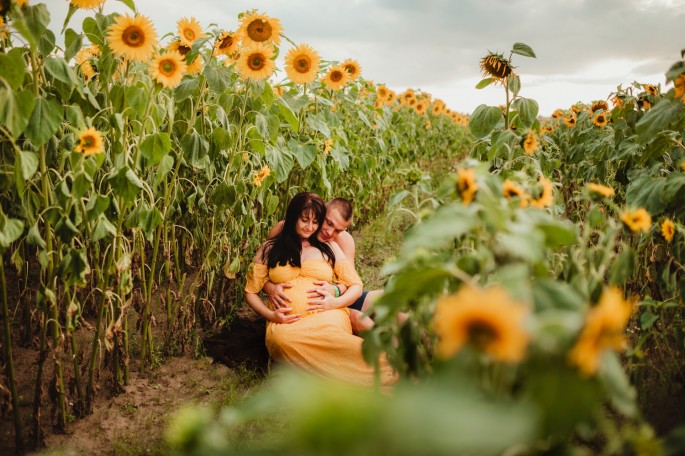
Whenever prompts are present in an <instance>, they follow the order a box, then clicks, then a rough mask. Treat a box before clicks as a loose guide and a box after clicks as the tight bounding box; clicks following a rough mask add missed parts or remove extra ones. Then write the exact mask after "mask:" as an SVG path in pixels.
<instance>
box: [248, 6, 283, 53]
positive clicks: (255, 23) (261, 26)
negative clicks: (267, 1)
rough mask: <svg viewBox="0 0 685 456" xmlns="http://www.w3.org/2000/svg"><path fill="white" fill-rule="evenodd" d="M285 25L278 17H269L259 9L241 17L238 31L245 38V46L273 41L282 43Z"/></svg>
mask: <svg viewBox="0 0 685 456" xmlns="http://www.w3.org/2000/svg"><path fill="white" fill-rule="evenodd" d="M282 31H283V26H282V25H281V22H280V21H279V20H278V19H275V18H273V17H269V16H267V15H266V14H262V13H259V12H257V11H251V12H249V13H246V14H245V15H243V17H242V18H241V19H240V26H239V27H238V33H239V34H240V36H241V38H242V40H243V46H253V45H257V44H266V43H269V42H273V43H274V44H280V42H281V35H280V34H281V32H282Z"/></svg>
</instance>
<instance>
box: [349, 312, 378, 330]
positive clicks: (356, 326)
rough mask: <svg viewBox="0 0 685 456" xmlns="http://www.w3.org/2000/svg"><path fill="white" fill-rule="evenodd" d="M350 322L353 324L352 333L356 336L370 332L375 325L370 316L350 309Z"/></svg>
mask: <svg viewBox="0 0 685 456" xmlns="http://www.w3.org/2000/svg"><path fill="white" fill-rule="evenodd" d="M350 322H351V323H352V332H353V333H354V334H356V335H359V333H360V332H362V331H368V330H369V329H371V328H373V326H374V325H375V323H374V322H373V320H372V319H371V318H370V317H369V316H368V315H365V314H364V313H363V312H360V311H358V310H355V309H350Z"/></svg>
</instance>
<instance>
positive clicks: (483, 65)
mask: <svg viewBox="0 0 685 456" xmlns="http://www.w3.org/2000/svg"><path fill="white" fill-rule="evenodd" d="M480 69H481V74H482V75H483V77H484V78H492V79H493V80H494V81H495V82H497V83H500V84H502V83H504V81H505V80H506V79H507V78H508V77H509V76H511V75H513V74H514V67H513V66H511V62H509V61H508V60H507V59H505V58H504V56H503V55H502V54H495V53H494V52H490V53H488V55H486V56H485V57H483V58H482V59H481V60H480Z"/></svg>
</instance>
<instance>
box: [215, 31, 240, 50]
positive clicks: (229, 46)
mask: <svg viewBox="0 0 685 456" xmlns="http://www.w3.org/2000/svg"><path fill="white" fill-rule="evenodd" d="M239 42H240V36H239V35H237V34H236V33H233V32H230V31H227V32H221V35H220V36H219V39H218V40H216V43H214V55H232V54H235V53H236V52H238V43H239Z"/></svg>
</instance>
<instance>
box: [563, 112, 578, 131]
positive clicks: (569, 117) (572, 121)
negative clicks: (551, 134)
mask: <svg viewBox="0 0 685 456" xmlns="http://www.w3.org/2000/svg"><path fill="white" fill-rule="evenodd" d="M564 124H566V126H567V127H575V126H576V113H575V112H569V113H568V114H566V116H565V117H564Z"/></svg>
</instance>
